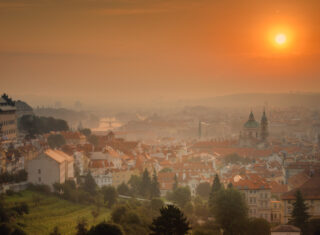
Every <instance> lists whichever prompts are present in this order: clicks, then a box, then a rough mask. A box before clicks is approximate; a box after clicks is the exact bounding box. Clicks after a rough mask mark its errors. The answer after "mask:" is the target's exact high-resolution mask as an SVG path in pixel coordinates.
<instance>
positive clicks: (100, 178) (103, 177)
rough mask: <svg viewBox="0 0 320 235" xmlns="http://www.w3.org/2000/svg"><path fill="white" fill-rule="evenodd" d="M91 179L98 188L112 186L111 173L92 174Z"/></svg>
mask: <svg viewBox="0 0 320 235" xmlns="http://www.w3.org/2000/svg"><path fill="white" fill-rule="evenodd" d="M92 177H93V179H94V181H95V182H96V184H97V185H98V187H100V188H101V187H103V186H108V185H112V173H111V172H109V171H105V172H104V173H101V174H93V175H92Z"/></svg>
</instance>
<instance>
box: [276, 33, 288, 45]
mask: <svg viewBox="0 0 320 235" xmlns="http://www.w3.org/2000/svg"><path fill="white" fill-rule="evenodd" d="M274 40H275V42H276V43H277V44H278V45H283V44H285V43H286V41H287V36H286V35H285V34H283V33H278V34H277V35H276V36H275V38H274Z"/></svg>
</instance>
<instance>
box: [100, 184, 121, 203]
mask: <svg viewBox="0 0 320 235" xmlns="http://www.w3.org/2000/svg"><path fill="white" fill-rule="evenodd" d="M101 192H102V194H103V198H104V203H106V202H107V203H108V207H109V208H111V207H112V206H113V205H114V204H115V203H116V201H117V197H118V193H117V191H116V189H115V188H114V187H113V186H103V187H102V188H101Z"/></svg>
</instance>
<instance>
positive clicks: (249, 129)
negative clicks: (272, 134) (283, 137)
mask: <svg viewBox="0 0 320 235" xmlns="http://www.w3.org/2000/svg"><path fill="white" fill-rule="evenodd" d="M268 136H269V130H268V119H267V115H266V112H265V111H263V113H262V117H261V122H260V123H259V122H257V121H256V119H255V117H254V115H253V112H252V111H251V112H250V115H249V119H248V121H247V122H246V123H245V124H244V125H243V129H242V132H240V138H239V144H240V146H242V147H258V146H259V147H265V146H266V144H267V139H268Z"/></svg>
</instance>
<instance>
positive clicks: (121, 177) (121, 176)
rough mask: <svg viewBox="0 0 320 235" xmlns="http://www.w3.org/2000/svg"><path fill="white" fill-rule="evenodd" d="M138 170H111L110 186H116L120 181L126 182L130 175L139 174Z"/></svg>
mask: <svg viewBox="0 0 320 235" xmlns="http://www.w3.org/2000/svg"><path fill="white" fill-rule="evenodd" d="M139 174H140V172H139V170H137V169H134V170H113V171H112V186H114V187H118V186H119V185H120V184H122V183H128V181H129V180H130V178H131V176H133V175H139Z"/></svg>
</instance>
